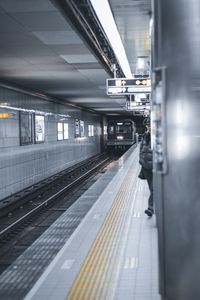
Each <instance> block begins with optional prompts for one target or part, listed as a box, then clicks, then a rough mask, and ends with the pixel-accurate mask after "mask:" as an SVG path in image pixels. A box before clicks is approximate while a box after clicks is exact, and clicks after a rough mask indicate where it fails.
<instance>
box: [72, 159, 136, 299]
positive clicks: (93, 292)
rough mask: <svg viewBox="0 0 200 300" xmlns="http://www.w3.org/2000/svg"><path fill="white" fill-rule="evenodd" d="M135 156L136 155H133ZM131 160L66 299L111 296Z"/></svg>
mask: <svg viewBox="0 0 200 300" xmlns="http://www.w3.org/2000/svg"><path fill="white" fill-rule="evenodd" d="M135 159H137V156H135ZM135 159H134V162H133V163H132V166H131V167H130V169H129V171H128V173H127V175H126V176H125V178H124V180H123V182H122V184H121V186H120V189H119V191H118V193H117V195H116V197H115V199H114V202H113V205H112V207H111V208H110V210H109V212H108V214H107V217H106V219H105V221H104V223H103V225H102V227H101V229H100V231H99V233H98V235H97V237H96V239H95V241H94V243H93V245H92V247H91V249H90V251H89V253H88V255H87V257H86V259H85V261H84V263H83V265H82V267H81V270H80V272H79V273H78V275H77V278H76V279H75V281H74V284H73V285H72V287H71V290H70V292H69V294H68V297H67V300H91V299H94V300H100V299H101V300H102V299H103V300H106V299H109V300H110V299H111V295H112V294H113V289H114V287H115V286H116V280H117V277H118V276H117V271H118V269H119V264H120V261H121V260H122V254H123V253H122V249H121V248H122V246H121V244H122V240H123V239H124V238H126V237H125V236H124V235H125V232H126V229H127V228H126V226H127V224H126V223H127V215H128V213H129V210H130V206H131V204H132V202H133V199H132V196H131V194H130V193H129V190H130V189H131V188H132V186H133V181H132V178H133V173H134V171H135V172H137V170H134V167H133V166H134V165H136V164H135Z"/></svg>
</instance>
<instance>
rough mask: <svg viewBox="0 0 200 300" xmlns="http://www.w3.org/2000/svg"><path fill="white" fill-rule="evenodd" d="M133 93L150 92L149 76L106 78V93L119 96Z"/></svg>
mask: <svg viewBox="0 0 200 300" xmlns="http://www.w3.org/2000/svg"><path fill="white" fill-rule="evenodd" d="M135 93H151V80H150V78H132V79H127V78H114V79H107V95H112V96H121V95H133V94H135Z"/></svg>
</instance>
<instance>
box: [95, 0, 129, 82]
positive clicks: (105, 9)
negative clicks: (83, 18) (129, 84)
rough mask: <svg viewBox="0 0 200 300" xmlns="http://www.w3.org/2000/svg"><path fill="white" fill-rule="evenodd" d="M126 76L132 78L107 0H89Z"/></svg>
mask: <svg viewBox="0 0 200 300" xmlns="http://www.w3.org/2000/svg"><path fill="white" fill-rule="evenodd" d="M90 2H91V4H92V6H93V8H94V10H95V12H96V15H97V17H98V19H99V21H100V23H101V25H102V27H103V29H104V31H105V33H106V35H107V37H108V40H109V42H110V44H111V47H112V49H113V51H114V53H115V55H116V57H117V60H118V63H119V65H120V66H121V68H122V70H123V72H124V75H125V76H126V78H133V75H132V73H131V69H130V66H129V63H128V60H127V57H126V53H125V50H124V46H123V44H122V41H121V37H120V35H119V32H118V30H117V26H116V23H115V20H114V18H113V14H112V12H111V9H110V5H109V3H108V1H107V0H101V1H99V0H90Z"/></svg>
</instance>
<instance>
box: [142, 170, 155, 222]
mask: <svg viewBox="0 0 200 300" xmlns="http://www.w3.org/2000/svg"><path fill="white" fill-rule="evenodd" d="M144 174H145V177H146V179H147V183H148V186H149V190H150V196H149V199H148V209H146V210H145V213H146V214H147V215H148V216H149V217H151V216H152V215H153V213H154V209H153V174H152V171H151V170H147V169H144Z"/></svg>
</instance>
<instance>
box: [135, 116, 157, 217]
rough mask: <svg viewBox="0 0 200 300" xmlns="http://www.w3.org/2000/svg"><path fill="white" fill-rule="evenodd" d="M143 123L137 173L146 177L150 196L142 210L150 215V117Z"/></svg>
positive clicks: (151, 202)
mask: <svg viewBox="0 0 200 300" xmlns="http://www.w3.org/2000/svg"><path fill="white" fill-rule="evenodd" d="M143 124H144V125H145V126H146V131H145V133H144V135H143V138H142V141H141V145H140V157H139V163H140V164H141V166H142V168H141V171H140V174H139V176H138V177H139V178H141V179H146V180H147V183H148V186H149V190H150V196H149V200H148V208H147V209H146V210H145V211H144V212H145V214H147V215H148V216H149V217H152V215H153V214H154V205H153V153H152V149H151V122H150V117H147V118H145V119H144V122H143Z"/></svg>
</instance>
